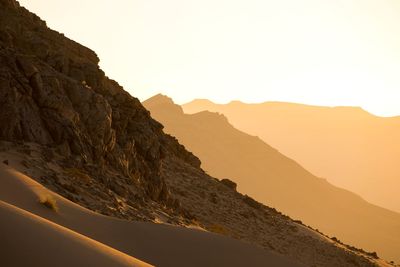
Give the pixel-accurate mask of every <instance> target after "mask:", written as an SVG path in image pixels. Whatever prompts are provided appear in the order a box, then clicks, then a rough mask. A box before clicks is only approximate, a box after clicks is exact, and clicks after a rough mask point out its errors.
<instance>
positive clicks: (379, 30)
mask: <svg viewBox="0 0 400 267" xmlns="http://www.w3.org/2000/svg"><path fill="white" fill-rule="evenodd" d="M20 3H21V4H22V5H23V6H25V7H27V8H28V9H29V10H31V11H33V12H35V13H36V14H38V15H39V16H40V17H41V18H42V19H44V20H46V21H47V23H48V25H49V26H50V27H52V28H54V29H56V30H58V31H61V32H63V33H65V34H66V36H68V37H70V38H72V39H74V40H75V41H78V42H80V43H82V44H84V45H86V46H88V47H90V48H92V49H93V50H95V51H96V52H97V54H98V55H99V57H100V59H101V62H100V65H101V67H102V68H103V69H104V71H105V72H106V73H107V75H108V76H110V77H111V78H113V79H115V80H117V81H118V82H119V83H120V84H122V85H123V86H124V87H125V89H126V90H128V91H129V92H131V93H132V94H133V95H134V96H136V97H139V98H140V99H141V100H144V99H146V98H148V97H150V96H152V95H154V94H156V93H160V92H161V93H163V94H167V95H169V96H171V97H172V98H173V99H174V100H175V101H176V102H178V103H183V102H187V101H190V100H192V99H194V98H208V99H211V100H213V101H215V102H220V103H223V102H229V101H230V100H234V99H239V100H242V101H244V102H263V101H269V100H278V101H290V102H298V103H307V104H316V105H328V106H331V105H353V106H361V107H363V108H364V109H366V110H368V111H370V112H372V113H374V114H378V115H384V116H390V115H400V105H399V102H400V26H399V25H400V1H399V0H302V1H300V0H279V1H276V0H234V1H232V0H196V1H194V0H168V1H165V0H113V1H106V0H68V1H65V0H20Z"/></svg>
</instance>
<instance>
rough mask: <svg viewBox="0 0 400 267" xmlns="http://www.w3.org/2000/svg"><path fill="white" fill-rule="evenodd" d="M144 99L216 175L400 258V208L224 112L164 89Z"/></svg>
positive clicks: (314, 224) (283, 208)
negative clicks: (186, 102)
mask: <svg viewBox="0 0 400 267" xmlns="http://www.w3.org/2000/svg"><path fill="white" fill-rule="evenodd" d="M143 105H144V106H145V107H146V108H147V109H148V110H149V111H150V112H151V115H152V116H153V117H154V118H155V119H157V120H158V121H160V122H161V123H162V124H163V125H164V126H165V131H166V132H167V133H169V134H172V135H174V136H176V137H177V138H178V140H179V141H180V142H181V143H182V144H184V145H185V146H186V147H187V148H188V149H189V150H190V151H192V152H193V153H195V154H196V155H197V156H199V158H200V159H201V162H202V168H203V169H204V170H206V171H207V172H208V173H209V174H210V175H212V176H214V177H218V178H225V177H229V178H230V179H232V180H233V181H234V182H236V183H237V184H238V191H239V192H241V193H245V194H248V195H251V196H252V197H254V198H255V199H256V200H257V201H260V202H262V203H264V204H266V205H268V206H271V207H275V208H276V209H278V210H280V211H282V212H284V213H285V214H288V215H289V216H291V217H292V218H296V219H300V220H302V221H303V222H304V223H306V224H308V225H311V226H312V227H314V228H317V229H319V230H321V231H322V232H323V233H325V234H328V235H329V236H335V237H336V238H339V239H340V240H342V241H344V242H345V243H349V244H351V245H353V246H356V247H361V248H363V249H366V250H368V251H376V252H377V253H378V254H379V255H380V256H382V257H383V258H385V259H390V260H395V261H396V262H397V261H400V258H399V254H398V252H399V251H400V227H399V226H400V214H398V213H395V212H392V211H389V210H386V209H383V208H380V207H377V206H374V205H371V204H370V203H368V202H366V201H365V200H363V199H362V198H360V197H359V196H357V195H356V194H354V193H351V192H349V191H347V190H344V189H341V188H338V187H335V186H333V185H332V184H330V183H329V182H327V181H326V180H325V179H321V178H319V177H316V176H314V175H313V174H312V173H310V172H308V171H307V170H305V169H304V168H303V167H302V166H300V165H299V164H298V163H296V162H295V161H293V160H292V159H290V158H288V157H286V156H285V155H283V154H281V153H280V152H279V151H278V150H276V149H274V148H273V147H271V146H269V145H268V144H266V143H265V142H264V141H263V140H261V139H260V138H258V137H256V136H251V135H248V134H246V133H244V132H241V131H239V130H237V129H236V128H234V127H233V126H232V125H231V124H230V123H229V122H228V120H227V119H226V117H225V116H223V115H221V114H218V113H213V112H209V111H202V112H199V113H194V114H185V113H184V112H183V110H182V108H181V107H180V106H178V105H176V104H174V103H173V102H172V100H171V99H170V98H168V97H166V96H162V95H157V96H154V97H152V98H150V99H148V100H146V101H144V102H143ZM377 225H379V226H380V227H376V226H377Z"/></svg>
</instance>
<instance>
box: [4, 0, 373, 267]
mask: <svg viewBox="0 0 400 267" xmlns="http://www.w3.org/2000/svg"><path fill="white" fill-rule="evenodd" d="M98 61H99V59H98V57H97V56H96V54H95V53H94V52H93V51H91V50H90V49H88V48H85V47H83V46H81V45H79V44H77V43H75V42H74V41H71V40H69V39H68V38H66V37H64V36H63V35H62V34H59V33H57V32H55V31H53V30H50V29H49V28H47V26H46V24H45V22H43V21H41V20H40V19H39V18H38V17H37V16H36V15H34V14H32V13H30V12H28V11H27V10H26V9H24V8H22V7H20V6H19V4H18V3H17V2H16V1H14V0H0V125H1V127H0V159H1V160H2V161H3V162H4V164H8V165H10V166H12V167H13V168H17V169H19V170H20V171H22V172H24V173H27V174H28V175H30V176H31V177H33V178H34V179H36V180H37V181H39V182H41V183H42V184H44V185H46V186H47V187H49V188H50V189H52V190H54V191H56V192H57V193H59V194H61V195H63V196H65V197H67V198H68V199H70V200H72V201H74V202H76V203H78V204H80V205H82V206H85V207H87V208H89V209H92V210H94V211H97V212H100V213H102V214H106V215H111V216H115V217H120V218H125V219H131V220H132V219H139V220H147V221H155V222H168V223H171V224H175V225H193V224H196V225H197V226H198V227H202V228H205V229H208V230H210V231H214V232H219V233H221V234H225V235H229V236H232V237H235V238H238V239H241V240H244V241H247V242H250V243H253V244H257V245H259V246H261V247H263V248H265V249H267V250H274V251H275V252H277V253H280V254H283V255H286V256H287V257H289V258H292V259H295V260H297V261H299V262H303V263H305V264H307V265H310V266H311V265H314V266H377V265H378V264H380V263H379V260H377V259H376V258H375V257H374V255H370V254H364V253H361V252H360V251H354V250H350V249H348V248H346V247H344V246H342V245H341V244H339V243H337V242H335V241H333V240H330V239H328V238H326V237H325V236H323V235H321V234H319V233H317V232H315V231H313V230H311V229H309V228H307V227H304V226H303V225H301V224H299V223H296V222H293V221H292V220H291V219H290V218H288V217H287V216H284V215H282V214H280V213H279V212H277V211H275V210H274V209H270V208H268V207H265V206H263V205H261V204H259V203H257V202H256V201H254V200H253V199H251V198H250V197H248V196H243V195H241V194H239V193H238V192H236V191H235V190H234V187H233V186H231V185H230V184H229V183H227V181H226V180H225V181H224V182H220V181H218V180H217V179H215V178H212V177H210V176H208V175H207V174H206V173H205V172H204V171H203V170H202V169H201V168H200V161H199V159H198V158H197V157H195V156H194V155H193V154H192V153H190V152H188V151H186V150H185V148H184V147H183V146H182V145H180V144H179V143H178V141H177V140H176V139H175V138H174V137H171V136H169V135H166V134H164V133H163V130H162V128H163V127H162V125H161V124H160V123H158V122H156V121H155V120H153V119H152V118H151V117H150V114H149V112H148V111H147V110H146V109H144V108H143V106H142V105H141V104H140V102H139V101H138V100H137V99H136V98H133V97H132V96H130V95H129V94H128V93H127V92H125V91H124V90H123V89H122V88H121V87H120V86H119V85H118V84H117V83H116V82H115V81H112V80H110V79H109V78H107V77H106V76H105V74H104V73H103V71H101V70H100V69H99V67H98ZM226 184H228V185H229V186H226Z"/></svg>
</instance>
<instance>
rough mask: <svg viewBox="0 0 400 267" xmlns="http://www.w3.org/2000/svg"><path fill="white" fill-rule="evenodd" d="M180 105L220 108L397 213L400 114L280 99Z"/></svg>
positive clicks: (248, 129) (322, 172) (252, 131)
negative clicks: (381, 113)
mask: <svg viewBox="0 0 400 267" xmlns="http://www.w3.org/2000/svg"><path fill="white" fill-rule="evenodd" d="M183 108H184V110H185V111H186V112H187V113H195V112H199V111H202V110H209V111H215V112H221V113H222V114H224V115H225V116H227V118H228V119H229V121H230V122H231V123H232V124H233V125H234V126H235V127H236V128H238V129H240V130H242V131H244V132H247V133H249V134H252V135H257V136H259V137H260V138H261V139H263V140H264V141H266V142H267V143H268V144H270V145H272V146H273V147H275V148H277V149H278V150H279V151H280V152H282V153H283V154H285V155H287V156H289V157H290V158H293V159H295V160H296V161H297V162H299V163H300V164H301V165H302V166H304V167H305V168H306V169H307V170H309V171H311V172H312V173H314V174H316V175H318V176H320V177H324V178H326V179H328V180H329V181H330V182H331V183H333V184H335V185H337V186H340V187H343V188H346V189H348V190H350V191H352V192H355V193H357V194H359V195H360V196H362V197H363V198H364V199H366V200H367V201H369V202H371V203H374V204H376V205H378V206H381V207H385V208H387V209H391V210H393V211H397V212H400V194H398V188H399V187H400V168H399V164H400V138H399V136H400V117H388V118H385V117H377V116H374V115H372V114H370V113H368V112H366V111H365V110H363V109H361V108H358V107H332V108H331V107H318V106H309V105H301V104H291V103H282V102H265V103H261V104H244V103H241V102H239V101H233V102H231V103H229V104H226V105H218V104H214V103H212V102H210V101H207V100H195V101H193V102H191V103H188V104H186V105H183Z"/></svg>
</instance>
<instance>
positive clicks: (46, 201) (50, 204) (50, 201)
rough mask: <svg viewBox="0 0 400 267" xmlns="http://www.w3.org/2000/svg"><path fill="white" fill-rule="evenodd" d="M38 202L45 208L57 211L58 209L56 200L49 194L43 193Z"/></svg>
mask: <svg viewBox="0 0 400 267" xmlns="http://www.w3.org/2000/svg"><path fill="white" fill-rule="evenodd" d="M39 202H40V204H43V205H44V206H46V207H47V208H49V209H51V210H53V211H55V212H57V211H58V206H57V201H56V199H55V198H54V197H53V196H51V195H44V196H41V197H40V199H39Z"/></svg>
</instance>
